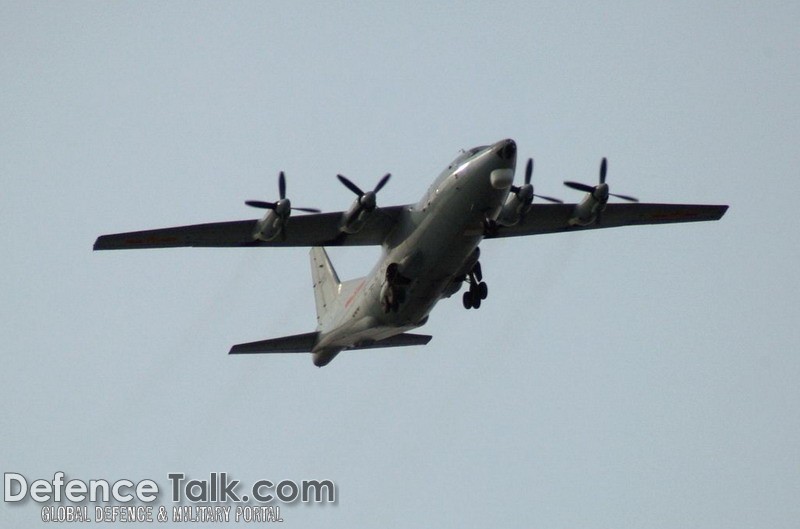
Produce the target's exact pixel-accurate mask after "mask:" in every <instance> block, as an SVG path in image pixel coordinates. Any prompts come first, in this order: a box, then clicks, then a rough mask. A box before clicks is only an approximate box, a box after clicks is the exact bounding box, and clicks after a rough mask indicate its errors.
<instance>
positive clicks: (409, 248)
mask: <svg viewBox="0 0 800 529" xmlns="http://www.w3.org/2000/svg"><path fill="white" fill-rule="evenodd" d="M516 162H517V146H516V144H515V143H514V141H513V140H510V139H506V140H502V141H498V142H497V143H495V144H493V145H487V146H481V147H475V148H473V149H469V150H467V151H462V152H461V154H460V155H459V156H458V157H457V158H456V159H455V160H453V161H452V162H451V163H450V165H448V166H447V168H446V169H445V170H444V171H442V173H441V174H440V175H439V177H438V178H436V180H434V182H433V184H432V185H431V186H430V188H429V189H428V191H427V192H426V193H425V194H424V195H423V196H422V199H421V200H420V201H419V202H417V203H416V204H408V205H404V206H391V207H378V206H377V203H376V195H377V193H378V192H379V191H380V190H381V188H383V186H384V185H386V183H387V181H388V180H389V176H390V175H389V174H387V175H385V176H384V177H383V178H382V179H381V180H380V181H379V182H378V184H377V185H376V186H375V188H374V189H372V190H371V191H364V190H363V189H361V188H360V187H359V186H357V185H356V184H354V183H353V182H352V181H351V180H349V179H348V178H346V177H344V176H342V175H338V178H339V180H340V181H341V182H342V184H344V185H345V186H346V187H347V188H348V189H349V190H350V191H352V192H353V193H355V194H356V195H357V198H356V199H355V201H354V202H353V204H352V206H350V208H349V209H348V210H347V211H340V212H335V213H319V212H318V210H313V209H309V208H293V207H292V205H291V202H290V201H289V199H288V198H286V179H285V177H284V175H283V173H280V176H279V179H278V187H279V196H280V199H279V200H278V201H277V202H263V201H258V200H253V201H247V202H246V204H247V205H249V206H253V207H256V208H262V209H266V210H267V211H266V214H265V215H264V217H263V218H261V219H258V220H241V221H232V222H215V223H210V224H196V225H191V226H181V227H176V228H164V229H156V230H145V231H136V232H129V233H117V234H113V235H103V236H101V237H99V238H98V239H97V241H96V242H95V244H94V249H95V250H116V249H128V248H173V247H179V246H204V247H250V246H310V247H311V252H310V253H311V256H310V257H311V275H312V276H313V280H314V296H315V301H316V309H317V328H316V331H314V332H309V333H304V334H297V335H293V336H286V337H282V338H273V339H269V340H262V341H257V342H250V343H243V344H239V345H234V346H233V347H232V348H231V350H230V354H242V353H299V352H310V353H312V354H313V360H314V364H315V365H317V366H320V367H321V366H324V365H327V364H328V363H329V362H330V361H331V360H332V359H333V358H334V357H335V356H336V355H337V354H338V353H339V352H341V351H349V350H354V349H371V348H380V347H399V346H407V345H424V344H427V343H428V342H429V341H430V339H431V336H427V335H421V334H412V333H409V332H408V331H410V330H412V329H415V328H417V327H420V326H422V325H424V324H425V322H427V321H428V315H429V313H430V312H431V310H432V309H433V307H434V306H435V305H436V303H437V302H438V301H439V300H441V299H442V298H447V297H450V296H452V295H453V294H455V293H456V292H458V291H459V290H460V289H461V288H462V287H463V286H465V285H466V286H467V288H466V291H465V292H464V294H463V297H462V300H463V303H464V307H465V308H467V309H470V308H474V309H477V308H479V307H480V306H481V302H482V300H484V299H486V296H487V293H488V288H487V286H486V283H485V282H484V281H483V273H482V271H481V266H480V261H479V258H480V250H479V248H478V245H479V244H480V243H481V242H482V241H483V240H484V239H495V238H501V237H517V236H521V235H538V234H543V233H556V232H571V231H581V230H587V229H595V228H613V227H616V226H627V225H636V224H663V223H671V222H695V221H706V220H718V219H720V218H721V217H722V216H723V215H724V214H725V211H726V210H727V209H728V206H713V205H688V204H643V203H638V201H637V200H636V199H635V198H633V197H630V196H625V195H615V194H612V193H610V192H609V186H608V184H607V183H606V170H607V164H606V160H605V158H604V159H603V161H602V163H601V165H600V181H599V182H598V184H596V185H587V184H582V183H578V182H565V184H566V185H567V186H568V187H571V188H573V189H577V190H579V191H583V192H585V193H586V195H585V196H584V198H583V200H582V201H581V202H579V203H577V204H564V203H561V201H560V200H558V199H554V198H551V197H544V196H540V195H535V194H534V188H533V185H532V184H531V174H532V172H533V162H532V160H528V163H527V166H526V170H525V177H524V184H522V185H514V171H515V168H516ZM534 197H539V198H541V199H542V200H545V201H547V202H551V203H549V204H540V203H535V204H534V203H533V198H534ZM610 197H616V198H619V199H621V200H624V201H626V202H628V203H612V204H609V203H608V200H609V198H610ZM293 209H295V210H300V211H305V212H309V213H311V214H309V215H300V216H297V217H292V218H291V219H290V213H291V211H292V210H293ZM365 245H381V246H382V248H383V253H382V257H381V258H380V260H379V261H378V263H377V264H376V265H375V267H374V268H373V269H372V271H371V272H370V273H369V275H367V276H366V277H362V278H359V279H354V280H350V281H341V280H340V279H339V277H338V275H337V274H336V271H335V270H334V267H333V265H332V264H331V261H330V259H329V258H328V255H327V253H326V252H325V249H324V247H325V246H365Z"/></svg>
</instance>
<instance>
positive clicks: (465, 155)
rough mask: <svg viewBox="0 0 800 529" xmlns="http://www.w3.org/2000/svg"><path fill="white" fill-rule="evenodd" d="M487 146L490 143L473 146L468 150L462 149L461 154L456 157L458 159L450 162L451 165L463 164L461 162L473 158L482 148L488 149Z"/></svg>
mask: <svg viewBox="0 0 800 529" xmlns="http://www.w3.org/2000/svg"><path fill="white" fill-rule="evenodd" d="M487 147H488V145H481V146H479V147H473V148H472V149H469V150H467V151H462V152H461V154H459V155H458V156H457V157H456V159H455V160H453V162H452V163H451V164H450V167H451V168H453V167H455V166H457V165H461V163H463V162H464V161H466V160H469V159H470V158H472V157H473V156H475V155H476V154H478V153H479V152H481V151H482V150H484V149H486V148H487Z"/></svg>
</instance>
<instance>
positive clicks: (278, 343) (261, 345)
mask: <svg viewBox="0 0 800 529" xmlns="http://www.w3.org/2000/svg"><path fill="white" fill-rule="evenodd" d="M318 336H319V333H318V332H307V333H303V334H295V335H294V336H284V337H283V338H272V339H271V340H260V341H258V342H249V343H240V344H237V345H234V346H233V347H231V350H230V352H229V353H228V354H232V355H237V354H256V353H310V352H311V349H312V348H313V347H314V345H316V343H317V337H318Z"/></svg>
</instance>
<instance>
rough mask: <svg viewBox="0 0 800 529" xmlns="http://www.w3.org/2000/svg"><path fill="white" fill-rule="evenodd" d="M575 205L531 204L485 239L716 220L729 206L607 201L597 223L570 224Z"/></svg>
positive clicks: (474, 229) (480, 227) (477, 229)
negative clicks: (514, 222) (518, 218)
mask: <svg viewBox="0 0 800 529" xmlns="http://www.w3.org/2000/svg"><path fill="white" fill-rule="evenodd" d="M574 208H575V204H533V206H532V207H531V210H530V211H529V212H528V214H527V215H526V216H525V219H524V220H523V221H522V222H520V223H519V224H517V225H515V226H500V227H499V228H498V230H497V233H496V234H492V235H487V239H488V238H498V237H518V236H521V235H541V234H544V233H559V232H569V231H583V230H596V229H602V228H615V227H618V226H636V225H642V224H670V223H674V222H701V221H708V220H719V219H720V218H722V216H723V215H724V214H725V212H726V211H727V210H728V206H712V205H698V204H647V203H635V204H608V205H607V206H606V210H605V211H603V213H602V217H601V220H599V221H598V222H595V223H594V224H590V225H589V226H571V225H570V224H569V219H570V217H571V216H572V213H573V210H574ZM482 230H483V227H482V226H477V225H476V226H475V227H474V228H473V231H475V232H479V231H482Z"/></svg>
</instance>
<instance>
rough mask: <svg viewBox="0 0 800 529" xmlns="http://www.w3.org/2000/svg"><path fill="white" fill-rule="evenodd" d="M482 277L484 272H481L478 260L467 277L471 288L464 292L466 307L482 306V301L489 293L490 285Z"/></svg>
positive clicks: (463, 299)
mask: <svg viewBox="0 0 800 529" xmlns="http://www.w3.org/2000/svg"><path fill="white" fill-rule="evenodd" d="M482 279H483V273H482V272H481V264H480V263H479V262H476V263H475V266H474V267H472V271H470V273H469V275H468V276H467V278H466V281H467V282H468V283H469V290H467V291H466V292H464V296H463V297H462V298H461V300H462V302H463V303H464V308H465V309H467V310H469V309H479V308H481V301H482V300H484V299H486V297H487V296H488V295H489V287H488V286H487V285H486V283H485V282H484V281H482Z"/></svg>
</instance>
